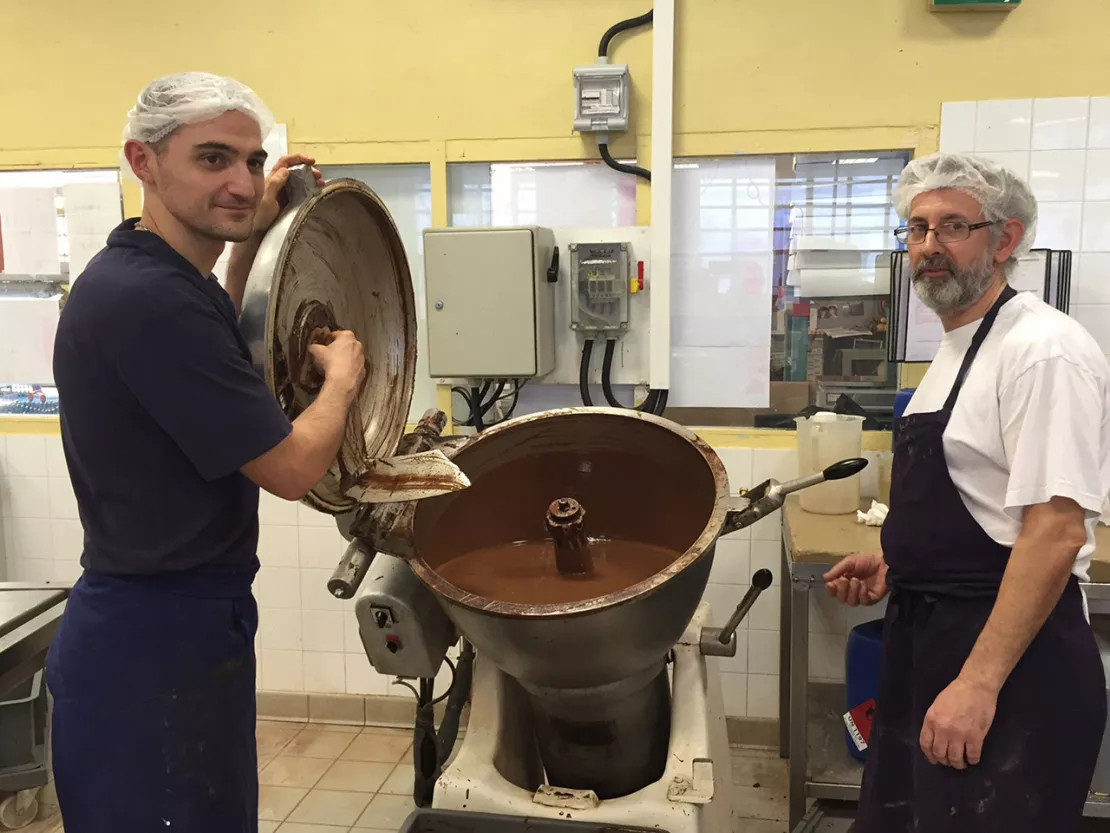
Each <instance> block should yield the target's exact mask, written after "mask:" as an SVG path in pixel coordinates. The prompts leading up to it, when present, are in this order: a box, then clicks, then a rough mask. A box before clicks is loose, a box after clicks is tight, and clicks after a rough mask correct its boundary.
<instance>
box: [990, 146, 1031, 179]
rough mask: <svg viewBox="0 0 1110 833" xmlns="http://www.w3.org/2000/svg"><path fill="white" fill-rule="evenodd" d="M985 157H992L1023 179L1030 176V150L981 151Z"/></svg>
mask: <svg viewBox="0 0 1110 833" xmlns="http://www.w3.org/2000/svg"><path fill="white" fill-rule="evenodd" d="M978 155H979V156H982V157H983V158H985V159H992V160H994V161H995V162H997V163H998V164H999V165H1001V166H1002V167H1004V168H1009V169H1010V170H1011V171H1013V172H1014V173H1015V174H1017V175H1018V176H1020V177H1021V178H1022V179H1028V178H1029V151H1027V150H994V151H986V152H983V153H979V154H978Z"/></svg>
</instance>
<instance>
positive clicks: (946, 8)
mask: <svg viewBox="0 0 1110 833" xmlns="http://www.w3.org/2000/svg"><path fill="white" fill-rule="evenodd" d="M1020 5H1021V0H929V8H931V9H932V10H933V11H935V12H1008V11H1010V10H1011V9H1013V8H1014V7H1016V6H1020Z"/></svg>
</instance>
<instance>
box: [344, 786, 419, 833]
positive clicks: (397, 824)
mask: <svg viewBox="0 0 1110 833" xmlns="http://www.w3.org/2000/svg"><path fill="white" fill-rule="evenodd" d="M415 809H416V804H415V803H414V802H413V800H412V796H411V795H384V794H383V795H376V796H374V798H373V799H371V801H370V806H369V807H367V808H366V812H365V813H363V814H362V818H360V819H359V820H358V822H357V823H356V824H355V827H356V828H371V829H377V830H400V829H401V825H402V824H404V822H405V819H407V818H408V817H409V813H411V812H412V811H413V810H415Z"/></svg>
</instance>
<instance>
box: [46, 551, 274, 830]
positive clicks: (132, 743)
mask: <svg viewBox="0 0 1110 833" xmlns="http://www.w3.org/2000/svg"><path fill="white" fill-rule="evenodd" d="M205 583H206V582H204V581H201V582H196V581H189V582H180V583H178V582H176V581H174V580H166V579H165V577H159V578H158V579H152V580H147V579H121V578H113V577H109V576H104V575H95V574H91V573H87V572H86V573H85V575H84V576H83V577H82V578H81V579H80V580H79V581H78V582H77V585H76V586H75V587H74V589H73V593H72V595H71V596H70V599H69V602H68V604H67V606H66V611H65V615H64V616H63V618H62V623H61V627H60V628H59V631H58V634H57V636H56V637H55V640H54V643H53V645H52V646H51V649H50V654H49V656H48V658H47V666H46V679H47V684H48V685H49V687H50V691H51V692H52V694H53V695H54V716H53V727H52V728H53V760H54V777H55V781H56V786H57V790H58V801H59V804H60V805H61V811H62V817H63V820H64V822H65V828H66V831H67V833H151V832H152V831H159V833H257V831H258V764H257V752H256V747H255V658H254V636H255V632H256V631H257V629H258V609H257V606H256V604H255V601H254V598H253V597H252V596H251V593H250V579H249V577H247V578H246V579H244V580H242V581H239V580H236V581H232V582H226V581H219V582H214V584H213V588H208V587H205V586H204V585H205ZM210 590H214V592H210Z"/></svg>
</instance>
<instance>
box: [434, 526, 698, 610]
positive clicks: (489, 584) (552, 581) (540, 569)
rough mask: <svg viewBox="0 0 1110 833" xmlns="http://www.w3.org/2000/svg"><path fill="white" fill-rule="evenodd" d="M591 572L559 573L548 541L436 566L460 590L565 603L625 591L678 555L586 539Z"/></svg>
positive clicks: (501, 598)
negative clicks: (588, 547)
mask: <svg viewBox="0 0 1110 833" xmlns="http://www.w3.org/2000/svg"><path fill="white" fill-rule="evenodd" d="M589 552H590V558H591V560H592V565H593V571H592V572H590V573H581V574H571V573H561V572H559V569H558V567H557V566H556V563H555V545H554V544H553V543H552V542H551V541H550V540H535V541H516V542H514V543H510V544H497V545H494V546H491V547H483V548H481V549H477V550H472V551H471V552H468V553H464V554H462V555H459V556H456V557H455V558H452V559H451V560H450V561H448V562H447V563H445V564H443V565H442V566H440V567H439V568H438V572H439V574H440V575H441V576H442V577H443V578H445V579H446V580H447V581H449V582H451V583H452V584H453V585H455V586H456V587H458V588H459V589H461V590H465V591H467V592H468V593H474V594H475V595H478V596H483V597H485V598H487V599H493V600H494V601H499V602H512V603H515V604H532V605H545V604H565V603H567V602H581V601H586V600H588V599H596V598H600V597H601V596H606V595H608V594H609V593H615V592H616V591H618V590H623V589H624V588H626V587H629V586H631V585H633V584H637V583H639V582H641V581H643V580H644V579H646V578H650V577H651V576H653V575H655V574H656V573H658V572H659V571H660V570H662V569H663V568H665V567H666V566H667V565H668V564H670V563H672V562H673V561H674V560H675V559H676V558H678V557H679V555H681V553H680V552H676V551H675V550H671V549H667V548H666V547H660V546H655V545H652V544H643V543H640V542H639V541H613V540H609V539H591V540H590V550H589Z"/></svg>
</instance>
